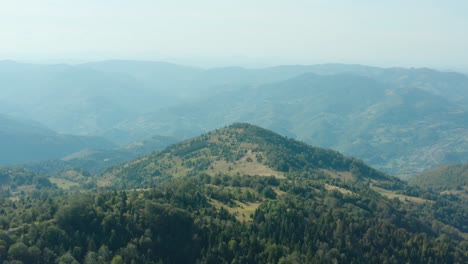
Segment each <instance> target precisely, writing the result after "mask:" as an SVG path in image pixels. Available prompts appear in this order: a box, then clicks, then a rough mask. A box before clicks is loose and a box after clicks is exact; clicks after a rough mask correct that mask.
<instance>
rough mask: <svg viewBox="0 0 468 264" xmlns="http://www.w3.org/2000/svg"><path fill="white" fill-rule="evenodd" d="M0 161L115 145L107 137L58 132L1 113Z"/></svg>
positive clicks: (55, 154)
mask: <svg viewBox="0 0 468 264" xmlns="http://www.w3.org/2000/svg"><path fill="white" fill-rule="evenodd" d="M0 146H1V148H0V164H2V165H5V164H14V163H24V162H30V161H36V160H46V159H57V158H61V157H64V156H66V155H69V154H71V153H74V152H77V151H80V150H83V149H91V148H99V149H106V148H112V147H114V146H115V145H114V144H113V143H111V142H109V141H107V140H105V139H103V138H99V137H86V136H72V135H64V134H58V133H56V132H54V131H52V130H50V129H48V128H45V127H44V126H42V125H40V124H38V123H36V122H32V121H24V120H17V119H13V118H11V117H7V116H4V115H0Z"/></svg>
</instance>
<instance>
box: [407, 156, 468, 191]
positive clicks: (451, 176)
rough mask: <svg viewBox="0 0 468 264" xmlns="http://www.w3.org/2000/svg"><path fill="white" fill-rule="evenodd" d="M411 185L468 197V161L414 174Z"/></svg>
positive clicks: (410, 181) (410, 180)
mask: <svg viewBox="0 0 468 264" xmlns="http://www.w3.org/2000/svg"><path fill="white" fill-rule="evenodd" d="M409 183H410V184H411V185H415V186H419V187H422V188H425V189H430V190H432V191H434V192H440V193H443V194H455V195H458V196H460V197H462V198H465V199H468V163H465V164H448V165H443V166H440V167H437V168H435V169H432V170H429V171H426V172H423V173H421V174H418V175H415V176H414V177H412V178H410V179H409Z"/></svg>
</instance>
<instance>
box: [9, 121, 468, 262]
mask: <svg viewBox="0 0 468 264" xmlns="http://www.w3.org/2000/svg"><path fill="white" fill-rule="evenodd" d="M106 183H107V186H109V185H111V186H114V187H119V189H120V190H116V189H113V190H106V189H102V188H100V189H99V190H98V191H95V190H91V191H86V190H82V191H79V192H76V193H64V192H63V191H62V192H53V191H47V192H45V191H42V192H38V193H33V194H31V195H30V196H26V197H27V198H25V199H22V198H21V197H20V198H19V199H0V208H1V211H2V216H1V217H0V246H1V247H0V248H1V249H2V251H0V257H2V258H4V259H8V260H9V261H10V260H11V261H14V260H20V261H24V262H31V260H34V259H41V258H40V257H39V256H44V259H47V261H46V262H49V263H54V262H55V263H57V262H61V261H62V262H65V261H68V262H75V261H76V262H77V263H80V262H84V263H87V262H93V261H94V262H99V261H105V262H110V261H113V262H119V261H120V262H124V263H131V262H135V263H158V262H159V263H161V262H162V263H383V262H389V263H464V262H466V261H467V260H468V251H467V249H468V248H467V245H468V244H467V243H466V242H467V240H468V226H467V225H466V220H465V219H466V215H467V213H468V212H467V208H468V207H467V206H466V204H465V203H464V202H463V201H460V200H457V199H446V198H445V196H442V195H437V194H435V193H431V192H428V191H423V190H422V189H419V188H415V187H410V186H407V185H406V183H405V182H402V181H400V180H398V179H397V178H395V177H391V176H388V175H386V174H384V173H381V172H378V171H376V170H374V169H372V168H370V167H368V166H366V165H365V164H364V163H362V162H361V161H359V160H356V159H353V158H348V157H345V156H343V155H341V154H339V153H337V152H335V151H332V150H326V149H320V148H314V147H311V146H308V145H306V144H305V143H302V142H298V141H295V140H292V139H288V138H286V137H282V136H280V135H278V134H275V133H273V132H271V131H269V130H266V129H263V128H260V127H257V126H253V125H249V124H244V123H236V124H233V125H231V126H229V127H225V128H222V129H218V130H215V131H212V132H210V133H207V134H204V135H201V136H199V137H196V138H193V139H190V140H186V141H184V142H181V143H179V144H175V145H172V146H171V147H168V148H167V149H165V150H164V151H163V152H160V153H153V154H151V155H148V156H147V157H144V158H140V159H137V160H134V161H132V162H128V163H126V164H122V165H118V166H115V167H114V168H112V169H109V170H108V171H107V172H106V173H104V174H103V175H101V181H100V182H99V185H100V186H104V185H106ZM151 186H154V187H153V188H150V187H151ZM122 187H128V188H124V189H122ZM57 237H59V238H60V239H57ZM40 263H41V262H40Z"/></svg>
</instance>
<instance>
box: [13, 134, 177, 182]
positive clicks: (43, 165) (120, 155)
mask: <svg viewBox="0 0 468 264" xmlns="http://www.w3.org/2000/svg"><path fill="white" fill-rule="evenodd" d="M176 142H177V140H176V139H175V138H172V137H164V136H153V137H151V138H149V139H146V140H141V141H137V142H133V143H130V144H128V145H125V146H122V147H117V148H112V149H85V150H81V151H78V152H75V153H71V154H69V155H67V156H65V157H62V158H61V159H57V160H44V161H39V162H32V163H27V164H22V165H21V166H22V167H24V168H27V169H30V170H32V171H35V172H38V173H42V174H47V175H53V176H55V177H59V178H66V179H67V180H71V181H74V179H73V177H72V178H70V177H67V176H68V173H67V172H69V171H78V172H80V173H85V174H98V173H100V172H101V171H102V170H104V169H106V168H108V167H111V166H113V165H115V164H118V163H123V162H128V161H131V160H133V159H136V158H138V157H142V156H145V155H147V154H149V153H151V152H154V151H159V150H161V149H164V148H165V147H167V146H169V145H171V144H174V143H176Z"/></svg>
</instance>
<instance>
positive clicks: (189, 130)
mask: <svg viewBox="0 0 468 264" xmlns="http://www.w3.org/2000/svg"><path fill="white" fill-rule="evenodd" d="M24 76H28V78H24ZM0 85H1V87H3V88H2V89H3V90H2V95H4V96H2V98H1V99H0V112H1V113H7V114H10V115H13V116H15V117H21V118H26V119H32V120H36V121H38V122H40V123H42V124H45V125H46V126H47V127H50V128H51V129H53V130H55V131H59V132H61V133H71V134H79V135H93V136H101V137H104V138H106V139H108V140H110V141H112V142H116V143H117V144H118V145H126V144H128V143H130V142H133V141H138V140H142V139H145V138H149V137H151V136H152V135H155V134H158V135H164V136H174V137H177V138H190V137H193V136H196V135H199V134H202V133H205V132H207V131H210V130H212V129H215V128H218V127H220V126H223V125H228V124H231V123H233V122H249V123H254V124H257V125H260V126H262V127H266V128H268V129H272V130H273V131H275V132H278V133H281V134H284V135H288V136H290V137H294V138H296V139H299V140H303V141H305V142H307V143H309V144H313V145H317V146H321V147H327V148H333V149H336V150H339V151H341V152H343V153H346V154H348V155H352V156H356V157H359V158H362V159H363V160H364V161H366V162H367V163H369V164H371V165H372V166H375V167H376V168H379V169H381V170H384V171H385V172H388V173H392V174H395V175H399V174H414V173H419V172H422V171H424V170H426V169H429V168H432V167H434V166H436V165H442V164H446V163H450V162H455V163H456V162H467V161H468V160H467V159H468V154H467V153H466V149H467V134H468V133H467V123H466V121H465V120H468V118H467V111H468V110H467V109H468V77H467V76H465V75H463V74H459V73H454V72H441V71H436V70H432V69H426V68H379V67H370V66H364V65H346V64H322V65H284V66H277V67H268V68H261V69H247V68H242V67H224V68H213V69H201V68H196V67H187V66H181V65H175V64H171V63H165V62H145V61H124V60H110V61H100V62H92V63H86V64H80V65H73V66H72V65H34V64H22V63H15V62H11V61H3V62H0ZM24 95H28V96H24ZM415 131H418V133H415ZM407 161H408V162H407Z"/></svg>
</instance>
